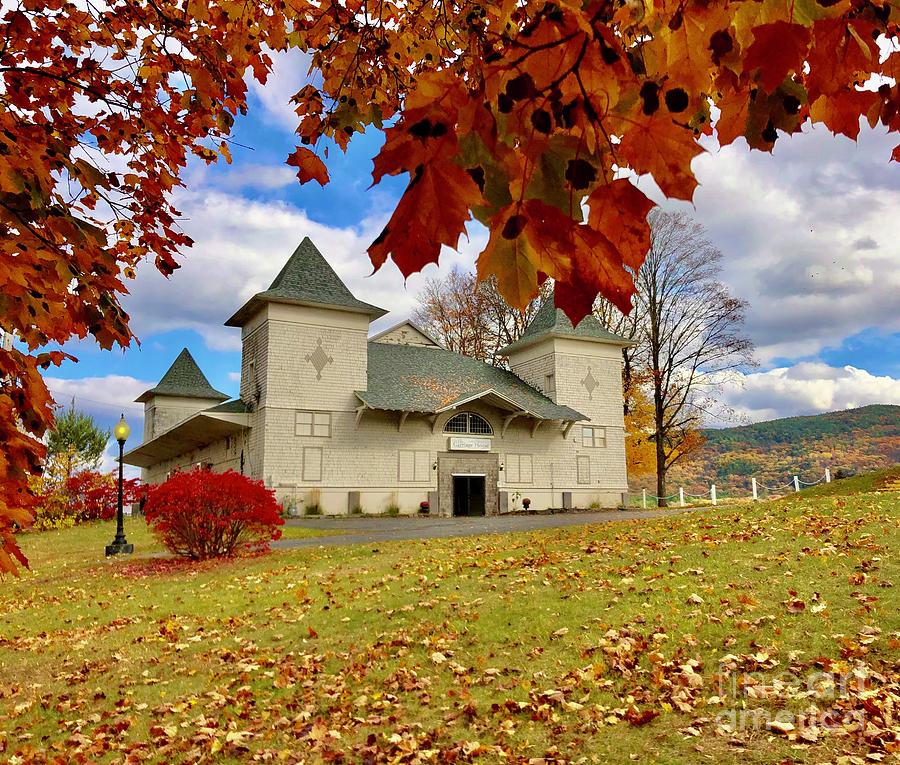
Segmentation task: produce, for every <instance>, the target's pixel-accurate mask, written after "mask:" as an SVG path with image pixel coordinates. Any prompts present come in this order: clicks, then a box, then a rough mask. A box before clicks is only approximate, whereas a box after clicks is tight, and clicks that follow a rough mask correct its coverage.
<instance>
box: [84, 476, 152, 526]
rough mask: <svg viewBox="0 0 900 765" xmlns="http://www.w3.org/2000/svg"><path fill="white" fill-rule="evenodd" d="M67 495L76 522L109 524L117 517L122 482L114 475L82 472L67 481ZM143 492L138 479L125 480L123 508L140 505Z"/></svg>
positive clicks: (123, 485)
mask: <svg viewBox="0 0 900 765" xmlns="http://www.w3.org/2000/svg"><path fill="white" fill-rule="evenodd" d="M66 493H67V494H68V495H69V504H70V507H71V508H72V512H73V513H74V515H75V517H76V522H78V523H80V522H82V521H108V520H110V519H112V518H115V517H116V508H117V507H118V500H119V490H118V481H117V478H116V476H115V475H114V474H112V473H97V472H95V471H93V470H82V471H81V472H80V473H75V475H73V476H72V477H71V478H69V479H68V480H67V481H66ZM142 493H143V487H142V486H141V482H140V481H139V480H138V479H137V478H128V479H126V480H124V481H122V505H123V506H124V507H128V506H129V505H131V504H133V503H134V502H138V501H139V500H140V498H141V495H142Z"/></svg>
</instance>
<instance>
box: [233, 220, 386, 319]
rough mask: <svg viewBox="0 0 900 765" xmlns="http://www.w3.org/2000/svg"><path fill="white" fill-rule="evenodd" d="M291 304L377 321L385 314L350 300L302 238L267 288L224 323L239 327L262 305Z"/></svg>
mask: <svg viewBox="0 0 900 765" xmlns="http://www.w3.org/2000/svg"><path fill="white" fill-rule="evenodd" d="M269 302H271V303H293V304H296V305H314V306H315V305H321V306H326V307H328V308H340V309H343V310H346V311H353V312H355V313H365V314H368V315H369V316H371V317H373V318H375V319H377V318H379V317H381V316H384V315H385V314H386V313H387V311H385V310H383V309H381V308H378V307H377V306H374V305H370V304H369V303H364V302H363V301H362V300H357V299H356V298H355V297H353V293H352V292H350V290H349V289H347V285H346V284H344V283H343V282H342V281H341V278H340V277H339V276H338V275H337V274H336V273H335V271H334V269H333V268H332V267H331V266H330V265H329V264H328V261H327V260H325V258H324V256H323V255H322V253H321V252H319V250H318V249H317V248H316V246H315V245H314V244H313V243H312V240H310V238H309V237H305V238H304V239H303V241H302V242H300V246H299V247H297V249H296V250H294V254H293V255H291V257H290V258H288V261H287V263H285V264H284V267H283V268H282V269H281V271H279V272H278V276H276V277H275V281H273V282H272V284H271V286H270V287H269V289H267V290H265V291H264V292H259V293H257V294H256V295H254V296H253V297H252V298H250V300H249V301H248V302H247V303H245V304H244V306H242V307H241V308H240V309H239V310H238V311H237V313H235V314H234V316H232V317H231V318H230V319H229V320H228V321H226V322H225V325H226V326H229V327H240V326H241V325H243V324H244V323H245V322H246V321H247V319H249V318H250V317H251V316H252V315H253V314H254V313H256V312H257V311H258V310H259V309H260V308H261V307H262V305H263V304H264V303H269Z"/></svg>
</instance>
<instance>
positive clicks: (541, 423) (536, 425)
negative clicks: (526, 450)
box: [531, 420, 544, 438]
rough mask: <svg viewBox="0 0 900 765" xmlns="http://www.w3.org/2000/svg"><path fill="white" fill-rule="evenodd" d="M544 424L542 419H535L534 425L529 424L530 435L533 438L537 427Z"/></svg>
mask: <svg viewBox="0 0 900 765" xmlns="http://www.w3.org/2000/svg"><path fill="white" fill-rule="evenodd" d="M543 424H544V421H543V420H535V421H534V425H532V426H531V437H532V438H534V434H535V433H537V432H538V428H539V427H541V425H543Z"/></svg>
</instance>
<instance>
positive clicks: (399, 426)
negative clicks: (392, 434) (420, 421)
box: [397, 412, 409, 433]
mask: <svg viewBox="0 0 900 765" xmlns="http://www.w3.org/2000/svg"><path fill="white" fill-rule="evenodd" d="M407 417H409V412H400V419H399V420H398V421H397V432H398V433H399V432H400V431H401V430H403V425H404V423H405V422H406V418H407Z"/></svg>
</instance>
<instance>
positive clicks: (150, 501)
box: [144, 469, 284, 560]
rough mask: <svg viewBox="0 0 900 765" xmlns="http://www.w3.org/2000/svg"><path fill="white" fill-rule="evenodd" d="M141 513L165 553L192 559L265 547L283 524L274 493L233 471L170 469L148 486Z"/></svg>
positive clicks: (202, 558)
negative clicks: (172, 471)
mask: <svg viewBox="0 0 900 765" xmlns="http://www.w3.org/2000/svg"><path fill="white" fill-rule="evenodd" d="M144 516H145V517H146V519H147V523H148V524H149V525H150V527H151V528H152V529H153V533H154V534H156V536H157V537H159V539H160V540H161V541H162V543H163V544H164V545H165V546H166V547H167V548H168V549H169V550H170V551H171V552H173V553H175V554H176V555H182V556H185V557H188V558H194V559H195V560H206V559H207V558H216V557H220V556H225V555H231V554H233V553H234V552H236V551H237V550H238V549H240V548H251V549H252V548H264V547H267V546H268V543H269V541H270V540H273V539H278V538H279V537H280V536H281V529H280V528H279V526H281V525H282V524H283V523H284V520H283V519H282V517H281V507H280V506H279V504H278V502H277V501H276V500H275V492H273V491H271V490H270V489H267V488H266V487H265V486H264V485H263V482H262V481H254V480H251V479H250V478H247V477H246V476H243V475H241V474H240V473H236V472H235V471H234V470H229V471H227V472H225V473H213V472H210V471H208V470H202V469H197V470H192V471H190V472H183V473H175V474H174V475H173V476H172V477H171V478H169V479H168V480H167V481H166V482H165V483H163V484H160V485H159V486H157V487H155V488H152V489H151V490H150V492H149V494H148V495H147V504H146V505H145V506H144Z"/></svg>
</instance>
